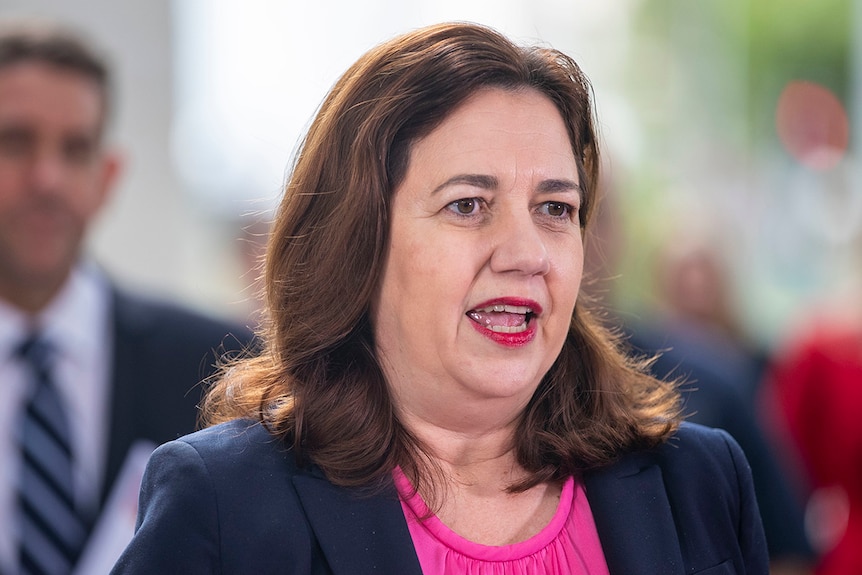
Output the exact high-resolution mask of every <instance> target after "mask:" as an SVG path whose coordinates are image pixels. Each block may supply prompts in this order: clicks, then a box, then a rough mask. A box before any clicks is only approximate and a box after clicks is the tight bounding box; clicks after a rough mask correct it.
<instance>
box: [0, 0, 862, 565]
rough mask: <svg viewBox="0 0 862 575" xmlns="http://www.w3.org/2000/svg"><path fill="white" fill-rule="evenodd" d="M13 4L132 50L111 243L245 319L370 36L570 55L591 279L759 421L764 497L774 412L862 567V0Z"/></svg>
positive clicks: (158, 285)
mask: <svg viewBox="0 0 862 575" xmlns="http://www.w3.org/2000/svg"><path fill="white" fill-rule="evenodd" d="M6 16H10V17H34V18H47V19H51V20H59V21H60V22H63V23H65V24H67V25H71V26H73V27H75V28H77V29H79V30H81V31H83V32H84V33H86V34H88V35H89V36H91V37H92V38H93V40H94V41H95V42H96V43H97V45H99V46H101V47H102V49H103V50H104V52H105V53H106V54H107V55H108V56H109V58H110V60H112V62H113V65H114V69H115V70H114V72H115V79H116V87H115V88H116V99H115V101H116V109H115V110H114V117H113V118H112V122H111V128H110V133H109V137H110V140H111V141H112V143H113V144H114V145H115V146H116V147H118V148H119V149H120V150H121V151H122V152H123V154H124V155H125V159H126V171H125V173H124V174H123V177H122V178H121V181H120V186H119V190H118V191H117V193H116V195H115V197H114V198H113V201H112V203H111V205H109V207H108V209H107V210H106V211H105V212H104V213H103V214H102V216H101V220H100V222H99V225H98V226H97V229H96V230H95V231H96V233H95V234H92V235H91V244H90V246H89V248H90V252H91V254H92V255H93V257H94V258H95V259H96V260H97V261H99V262H101V263H102V264H104V266H105V268H106V269H107V270H109V273H111V274H112V275H113V276H115V279H117V280H118V281H119V282H120V283H121V284H125V285H126V286H127V287H131V288H135V289H138V290H143V291H149V292H151V293H154V294H158V295H163V296H168V297H171V298H174V299H178V300H181V301H183V302H185V303H187V304H190V305H191V306H194V307H197V308H199V309H201V310H202V311H207V312H210V313H214V314H217V315H221V316H224V317H227V318H231V319H236V320H239V321H242V322H248V323H249V324H254V321H255V320H254V312H255V311H256V310H257V309H258V308H259V305H258V302H257V299H256V290H255V287H254V283H255V279H256V276H257V272H256V271H255V270H254V265H255V261H256V258H257V255H258V254H259V253H260V246H261V244H262V242H263V241H264V239H265V235H266V231H267V222H268V220H269V218H270V216H271V212H272V209H273V208H274V206H275V205H276V204H277V202H278V199H279V196H280V192H281V188H282V184H283V181H284V178H285V170H286V168H287V166H288V165H289V164H290V161H291V157H292V154H293V153H294V150H295V146H296V144H297V142H298V141H299V139H300V138H301V136H302V134H303V131H304V129H305V126H306V125H307V124H308V122H309V120H310V119H311V117H312V116H313V114H314V112H315V110H316V109H317V107H318V105H319V103H320V102H321V100H322V99H323V97H324V96H325V94H326V92H327V90H328V89H329V87H330V86H331V85H332V84H333V83H334V82H335V80H336V78H337V77H338V76H339V75H340V74H341V73H342V72H343V71H344V70H345V69H346V68H347V67H348V66H349V65H350V64H351V63H352V62H353V61H355V60H356V59H357V58H358V57H359V56H360V55H361V54H362V53H364V52H365V51H366V50H368V49H369V48H371V47H372V46H374V45H375V44H377V43H379V42H381V41H383V40H385V39H388V38H390V37H391V36H394V35H396V34H398V33H401V32H404V31H407V30H409V29H412V28H416V27H419V26H423V25H426V24H431V23H435V22H440V21H445V20H470V21H476V22H480V23H483V24H488V25H491V26H493V27H495V28H497V29H499V30H500V31H502V32H504V33H505V34H507V35H509V36H510V37H512V38H514V39H516V40H518V41H520V42H523V43H541V44H546V45H550V46H552V47H554V48H557V49H560V50H562V51H563V52H566V53H567V54H569V55H571V56H572V57H574V59H575V60H576V61H577V62H578V63H579V64H580V65H581V67H582V68H583V69H584V71H585V72H586V74H587V76H588V77H589V78H590V79H591V80H592V83H593V88H594V92H595V101H596V109H597V114H598V120H599V124H598V129H599V133H600V137H601V140H602V149H603V154H604V180H603V182H604V185H603V186H602V190H603V192H604V202H603V205H602V210H601V212H600V214H599V218H598V223H599V227H598V228H599V237H598V238H596V239H594V240H592V241H591V244H590V246H589V248H590V249H589V250H588V254H589V258H588V262H587V264H588V268H589V270H590V271H591V275H592V277H593V280H591V281H590V282H587V283H586V285H585V286H584V289H585V290H586V291H588V292H590V295H592V296H593V297H598V298H601V299H602V300H603V301H604V302H605V303H606V304H608V306H609V308H610V312H609V314H608V316H609V318H612V319H613V321H615V322H616V323H617V324H618V325H620V326H623V327H624V329H625V330H626V332H627V333H628V334H629V335H630V337H631V341H632V342H633V345H635V347H636V348H637V349H642V350H644V351H645V352H652V351H655V350H661V351H666V352H668V353H665V355H664V356H663V357H662V359H663V360H667V362H668V363H669V365H668V369H667V373H670V374H671V375H672V376H676V375H680V374H682V375H683V376H690V379H691V380H692V381H693V382H694V387H693V388H692V389H690V390H689V391H695V390H698V389H699V392H698V393H697V394H693V395H692V394H689V395H688V396H687V397H689V398H690V402H689V403H687V406H688V408H689V409H690V411H691V412H693V413H694V415H695V416H701V417H706V416H707V415H709V414H710V413H711V412H712V413H713V415H714V416H715V419H713V420H703V421H704V422H706V423H707V424H709V425H714V426H718V427H725V428H727V429H728V430H731V428H733V427H734V426H736V429H737V430H740V429H742V428H741V427H740V426H741V425H742V426H743V427H745V426H747V427H745V429H743V430H742V431H744V432H745V433H742V432H740V433H739V434H738V435H737V434H734V436H735V437H736V438H737V439H738V440H739V441H740V443H743V439H742V438H743V437H746V436H748V437H749V442H748V443H746V444H745V446H744V447H745V449H746V452H747V454H748V455H749V458H750V460H751V462H752V464H753V466H754V467H755V468H756V469H757V471H756V472H755V478H756V480H757V479H760V480H761V481H762V482H765V487H764V489H765V491H762V492H760V491H759V493H758V498H759V499H760V498H761V495H762V494H763V493H768V494H771V493H777V492H778V491H777V489H776V488H777V486H778V485H779V484H780V483H781V477H780V476H779V477H778V478H776V477H774V476H772V475H769V473H767V472H768V471H769V469H770V468H768V466H769V465H771V463H770V461H771V459H770V458H771V455H770V454H769V453H768V452H767V451H768V450H767V449H766V447H765V445H766V444H765V441H762V440H761V439H759V438H760V435H759V433H760V432H759V431H758V430H755V429H754V427H753V425H754V424H751V425H749V423H746V422H747V421H749V420H751V421H755V419H757V420H758V421H757V424H758V425H759V424H760V423H761V420H762V422H765V427H767V428H769V429H770V430H771V431H770V432H771V435H770V439H771V441H773V442H774V444H775V445H777V446H779V449H778V452H779V456H780V458H781V460H782V463H783V469H784V470H785V471H782V472H781V473H782V474H784V475H787V476H788V482H789V483H790V487H791V488H792V489H793V494H794V495H797V496H798V498H799V501H800V505H804V506H805V518H804V521H805V532H806V534H807V536H808V538H809V539H810V541H811V543H812V544H813V546H814V548H815V550H816V551H817V552H818V553H821V554H824V557H826V560H825V561H824V562H823V564H822V569H823V570H819V571H818V572H817V573H818V575H827V574H828V575H832V574H833V573H834V574H839V575H844V574H845V573H859V572H862V571H860V570H862V555H860V554H859V552H858V550H859V549H862V545H859V542H860V541H862V511H860V510H862V493H860V490H859V487H860V486H862V478H860V477H858V474H859V471H860V470H862V465H860V464H859V463H860V461H862V425H860V424H862V419H860V418H859V416H858V414H859V413H860V410H862V386H859V382H860V381H862V177H861V176H862V175H860V152H859V147H858V146H857V145H855V142H857V141H858V140H859V136H860V134H862V114H860V110H859V109H857V105H858V104H857V103H859V102H862V0H856V1H855V2H853V1H851V0H817V1H816V2H814V1H811V0H697V1H692V0H605V1H595V0H406V1H405V0H365V1H363V2H356V1H353V0H314V1H308V2H302V3H300V2H292V1H275V0H272V1H266V0H127V1H124V2H116V1H114V0H0V17H6ZM824 317H825V318H829V319H828V321H827V322H826V323H827V324H829V327H828V329H826V330H819V329H812V328H811V327H810V325H806V324H810V322H811V321H813V320H812V318H821V319H822V318H824ZM836 318H837V321H836ZM843 324H854V325H853V327H852V329H851V330H850V331H848V332H846V333H845V331H844V328H843ZM836 325H838V326H839V327H835V326H836ZM797 337H799V338H801V340H802V343H798V344H793V343H792V340H793V339H795V338H797ZM637 346H641V347H637ZM656 366H659V364H658V363H657V364H656ZM659 367H660V366H659ZM680 368H684V369H680ZM664 373H665V372H662V373H661V374H660V375H664ZM764 374H765V375H764ZM713 380H714V383H711V384H710V383H709V382H710V381H713ZM770 380H771V381H772V385H771V387H770V386H761V383H762V382H764V381H770ZM761 387H764V388H765V391H764V392H762V393H761ZM731 388H733V389H734V392H733V393H734V397H736V395H737V394H738V395H739V398H737V399H734V402H733V403H732V404H727V403H726V402H725V403H720V402H718V401H717V400H716V397H719V396H721V397H725V398H727V397H729V395H728V392H727V389H731ZM716 394H718V395H716ZM761 396H763V397H765V398H766V399H765V400H763V399H762V397H761ZM698 398H701V399H700V401H701V403H700V404H699V405H698V404H697V403H696V402H697V400H698ZM761 404H762V405H763V406H765V407H761ZM749 410H751V411H752V413H749ZM755 412H756V414H757V415H756V417H755V415H753V414H754V413H755ZM775 414H780V415H781V417H783V418H784V419H782V420H780V421H779V419H780V418H778V417H773V416H774V415H775ZM732 433H733V432H732ZM791 436H792V437H793V440H790V439H788V438H789V437H791ZM752 438H753V439H752ZM758 442H760V443H758ZM761 443H762V444H763V446H764V447H763V449H759V448H758V449H755V448H757V447H758V446H759V445H761ZM790 445H794V446H795V448H794V449H791V448H789V447H788V446H790ZM752 446H754V447H752ZM782 446H783V447H782ZM824 453H831V454H833V455H834V458H833V460H832V461H829V462H826V463H824V462H823V461H821V460H822V459H823V457H821V456H822V455H823V454H824ZM818 458H819V459H818ZM758 466H759V467H758ZM776 469H777V468H776ZM787 470H789V471H787ZM763 501H765V500H762V501H761V503H760V505H761V509H762V510H764V511H768V510H769V509H770V507H768V506H767V504H764V502H763ZM773 503H775V502H773ZM794 507H795V503H794V502H793V501H791V502H790V503H789V504H785V503H782V502H778V503H777V504H774V505H772V507H771V509H773V510H776V509H777V510H778V512H777V513H773V514H770V513H768V512H767V513H764V519H765V521H764V522H765V524H766V525H767V529H768V537H769V538H770V551H771V553H772V558H773V560H774V561H775V563H774V564H773V571H772V572H773V573H775V574H778V573H779V572H780V573H794V574H796V573H807V571H804V570H803V571H800V570H791V571H779V570H778V568H777V565H778V563H777V560H778V559H781V556H780V552H781V551H788V552H789V555H790V556H791V562H793V560H795V559H796V558H797V557H796V556H795V555H794V554H797V553H798V551H799V547H798V546H797V547H792V546H790V545H789V544H788V546H787V548H786V549H781V548H779V547H777V546H775V542H776V541H782V538H781V537H782V536H781V534H780V533H778V532H779V531H781V529H780V528H781V527H786V526H791V527H792V526H793V525H792V524H793V521H792V520H786V519H785V518H784V515H782V509H783V508H786V509H784V510H787V509H790V510H792V509H793V508H794ZM770 516H771V517H772V519H771V520H770ZM776 526H777V528H776ZM776 533H777V535H775V534H776ZM785 539H787V540H789V539H790V538H785ZM842 546H843V547H842ZM839 549H844V550H849V551H841V552H840V553H839V552H838V551H837V550H839ZM827 553H832V555H827ZM839 556H840V558H839V559H835V558H836V557H839ZM851 562H852V563H851ZM851 564H852V565H853V566H852V567H847V566H848V565H851ZM794 565H795V563H794Z"/></svg>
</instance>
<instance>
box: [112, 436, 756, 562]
mask: <svg viewBox="0 0 862 575" xmlns="http://www.w3.org/2000/svg"><path fill="white" fill-rule="evenodd" d="M584 483H585V488H586V493H587V498H588V500H589V502H590V507H591V509H592V512H593V517H594V518H595V523H596V528H597V529H598V533H599V537H600V539H601V543H602V548H603V550H604V554H605V558H606V560H607V563H608V567H609V569H610V572H611V574H613V575H675V574H678V575H683V574H692V573H700V574H703V575H706V574H709V575H719V574H725V573H727V574H730V573H749V574H757V575H760V574H764V575H765V574H766V573H767V571H768V567H767V553H766V541H765V539H764V535H763V528H762V526H761V522H760V517H759V514H758V510H757V503H756V501H755V499H754V491H753V487H752V480H751V472H750V469H749V467H748V463H747V462H746V460H745V456H744V455H743V453H742V451H741V450H740V448H739V446H738V445H737V444H736V443H735V442H734V441H733V439H732V438H731V437H730V436H729V435H728V434H727V433H725V432H723V431H720V430H713V429H708V428H705V427H701V426H697V425H693V424H683V426H682V427H681V428H680V430H679V432H678V433H677V434H676V435H675V436H674V437H673V438H672V439H671V440H670V441H669V442H668V443H666V444H664V445H662V446H660V447H658V448H656V449H654V450H649V451H642V452H637V453H632V454H629V455H627V456H625V457H623V458H622V459H621V460H620V461H619V462H617V463H616V464H613V465H610V466H608V467H606V468H603V469H601V470H598V471H594V472H590V473H588V474H586V475H585V477H584ZM139 513H140V514H139V517H138V530H137V532H136V534H135V537H134V539H133V540H132V542H131V543H130V544H129V546H128V547H127V549H126V551H125V552H124V553H123V555H122V557H121V558H120V560H119V561H118V563H117V565H116V566H115V567H114V569H113V571H112V574H113V575H136V574H145V573H146V574H150V573H178V574H179V573H182V574H184V575H194V574H211V573H219V574H223V575H229V574H234V573H253V574H255V575H269V574H302V575H305V574H311V573H314V574H317V573H321V574H322V573H332V574H336V575H362V574H364V573H385V574H389V573H391V574H395V575H420V574H421V569H420V566H419V562H418V559H417V557H416V552H415V551H414V548H413V544H412V540H411V538H410V533H409V531H408V529H407V524H406V520H405V518H404V514H403V512H402V509H401V505H400V504H399V501H398V497H397V495H396V493H395V491H394V488H389V489H388V490H386V491H384V492H383V493H378V494H376V495H366V494H360V493H358V492H356V491H353V490H350V489H345V488H341V487H336V486H334V485H333V484H331V483H330V482H328V481H327V480H326V478H325V477H324V475H323V474H322V473H321V471H320V470H319V469H317V468H315V467H314V466H311V467H310V468H302V467H298V466H297V464H296V461H295V457H294V456H293V454H292V453H291V452H290V451H289V450H287V449H286V448H285V447H284V445H283V444H282V443H281V442H279V441H278V440H276V439H275V438H273V436H271V435H270V434H269V433H268V432H267V431H266V430H265V429H264V428H263V427H262V426H261V425H260V424H253V423H251V422H249V421H233V422H230V423H226V424H222V425H218V426H215V427H212V428H209V429H206V430H203V431H200V432H198V433H195V434H193V435H190V436H188V437H185V438H182V439H180V440H178V441H173V442H170V443H167V444H165V445H163V446H161V447H160V448H159V449H157V450H156V452H155V453H154V454H153V456H152V458H151V459H150V462H149V464H148V467H147V471H146V473H145V475H144V480H143V485H142V488H141V506H140V509H139Z"/></svg>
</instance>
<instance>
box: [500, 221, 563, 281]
mask: <svg viewBox="0 0 862 575" xmlns="http://www.w3.org/2000/svg"><path fill="white" fill-rule="evenodd" d="M495 227H496V229H495V231H494V251H493V253H492V255H491V269H492V270H493V271H495V272H498V273H506V272H516V273H520V274H524V275H544V274H546V273H548V271H549V270H550V268H551V265H550V258H549V254H548V246H547V244H546V238H545V237H544V236H543V234H542V231H541V230H540V229H539V227H538V226H537V225H536V222H535V221H534V220H533V218H532V215H531V214H530V213H526V214H519V215H515V214H510V215H508V216H506V217H504V218H501V219H499V220H498V221H497V222H496V225H495Z"/></svg>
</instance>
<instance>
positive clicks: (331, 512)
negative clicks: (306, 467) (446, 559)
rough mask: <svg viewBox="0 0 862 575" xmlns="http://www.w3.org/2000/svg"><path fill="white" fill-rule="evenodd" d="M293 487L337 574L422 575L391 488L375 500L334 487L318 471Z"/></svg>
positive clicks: (300, 477) (296, 478)
mask: <svg viewBox="0 0 862 575" xmlns="http://www.w3.org/2000/svg"><path fill="white" fill-rule="evenodd" d="M293 484H294V486H295V487H296V492H297V494H298V495H299V499H300V501H301V503H302V507H303V509H304V510H305V513H306V516H307V517H308V520H309V523H310V524H311V528H312V529H313V530H314V534H315V535H316V536H317V540H318V542H319V544H320V548H321V550H322V551H323V555H324V556H325V557H326V560H327V562H328V563H329V566H330V568H331V569H332V572H333V573H334V574H335V575H355V574H357V573H399V574H403V575H422V568H421V567H420V566H419V559H418V558H417V557H416V551H415V550H414V547H413V540H412V539H411V538H410V532H409V531H408V529H407V521H406V520H405V519H404V512H403V511H402V509H401V503H400V501H399V500H398V495H397V493H396V492H395V489H394V487H393V488H388V489H386V490H384V492H383V493H380V494H375V495H367V494H362V493H360V492H358V491H353V490H348V489H344V488H341V487H336V486H334V485H332V484H331V483H329V482H328V481H327V480H326V479H325V478H324V477H323V475H322V474H321V473H319V471H318V472H317V473H315V471H311V472H309V473H306V474H301V475H296V476H294V478H293Z"/></svg>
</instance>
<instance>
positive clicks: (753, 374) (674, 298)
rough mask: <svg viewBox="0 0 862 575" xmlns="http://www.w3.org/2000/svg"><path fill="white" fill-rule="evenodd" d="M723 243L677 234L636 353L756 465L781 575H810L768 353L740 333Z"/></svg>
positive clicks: (663, 254) (809, 553) (660, 262)
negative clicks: (767, 377) (768, 420)
mask: <svg viewBox="0 0 862 575" xmlns="http://www.w3.org/2000/svg"><path fill="white" fill-rule="evenodd" d="M716 245H717V244H716V242H707V241H705V240H704V238H703V237H700V236H698V235H691V234H685V235H672V236H671V238H670V239H668V240H666V242H665V243H664V244H663V246H662V247H661V249H660V250H659V254H658V258H657V264H656V267H655V270H654V271H655V273H656V276H657V288H658V298H659V305H657V306H656V308H655V310H656V312H655V313H654V314H653V315H651V316H646V317H643V318H640V319H639V320H636V321H632V322H631V323H630V324H629V325H628V326H627V329H628V332H629V333H630V339H629V341H630V343H631V345H632V347H633V348H634V349H635V350H636V351H638V352H640V353H644V354H647V355H650V356H653V355H654V356H655V358H656V359H655V361H654V363H653V364H652V372H653V373H654V374H655V375H656V376H657V377H662V378H676V379H680V380H681V381H682V382H683V383H682V385H681V387H680V390H681V392H682V395H683V401H684V406H685V407H684V412H685V414H686V418H687V419H688V420H689V421H694V422H697V423H700V424H702V425H707V426H709V427H716V428H720V429H724V430H725V431H727V432H728V433H730V434H731V435H732V436H733V437H734V439H736V440H737V441H738V442H739V445H740V446H741V447H742V449H743V451H744V452H745V455H746V457H747V458H748V460H749V462H750V463H751V469H752V475H753V476H754V488H755V492H756V494H757V499H758V504H759V506H760V513H761V517H762V518H763V528H764V531H765V532H766V540H767V543H768V545H769V555H770V561H771V565H770V572H771V573H773V574H774V575H791V574H804V573H810V572H811V569H812V567H813V564H814V559H815V554H814V550H813V549H812V547H811V545H810V543H809V541H808V538H807V536H806V532H805V526H804V515H803V505H802V500H801V494H799V493H798V492H797V490H796V487H797V484H796V483H795V482H794V481H793V480H789V479H788V477H787V474H786V469H785V468H784V467H783V466H782V464H781V462H780V460H779V458H778V456H777V453H776V446H775V445H774V444H773V443H771V438H770V437H769V436H767V434H766V433H765V429H764V426H763V422H762V421H761V420H760V418H759V414H760V411H759V410H758V406H757V393H758V391H759V388H760V384H761V380H762V372H763V365H764V363H765V362H766V361H767V358H766V352H765V351H763V350H761V349H759V348H758V347H756V346H755V345H754V344H752V343H750V342H748V341H747V339H746V337H745V336H744V334H743V333H742V330H741V329H740V328H739V327H738V325H737V323H736V321H735V319H734V315H735V311H734V308H733V302H732V298H731V296H730V289H731V288H730V285H729V281H730V278H729V277H728V273H727V268H726V265H725V264H724V262H723V259H722V255H721V254H720V253H718V252H717V249H718V248H717V247H716Z"/></svg>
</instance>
